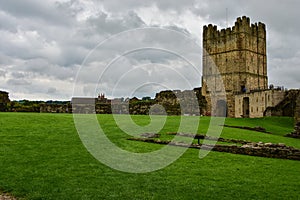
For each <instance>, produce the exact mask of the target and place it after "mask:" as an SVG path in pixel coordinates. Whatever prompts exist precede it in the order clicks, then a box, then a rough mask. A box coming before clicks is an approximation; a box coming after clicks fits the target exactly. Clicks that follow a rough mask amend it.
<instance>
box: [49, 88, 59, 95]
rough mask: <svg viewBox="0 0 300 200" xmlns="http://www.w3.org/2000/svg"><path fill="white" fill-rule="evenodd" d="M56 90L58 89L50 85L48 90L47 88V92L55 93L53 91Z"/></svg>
mask: <svg viewBox="0 0 300 200" xmlns="http://www.w3.org/2000/svg"><path fill="white" fill-rule="evenodd" d="M56 91H57V90H56V88H54V87H50V88H48V90H47V94H53V93H55V92H56Z"/></svg>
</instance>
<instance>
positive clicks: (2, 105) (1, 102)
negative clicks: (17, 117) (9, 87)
mask: <svg viewBox="0 0 300 200" xmlns="http://www.w3.org/2000/svg"><path fill="white" fill-rule="evenodd" d="M9 102H10V100H9V97H8V92H5V91H0V111H1V112H4V111H7V104H8V103H9Z"/></svg>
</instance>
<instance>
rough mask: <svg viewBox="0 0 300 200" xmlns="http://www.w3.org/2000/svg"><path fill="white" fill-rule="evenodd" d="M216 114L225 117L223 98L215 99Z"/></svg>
mask: <svg viewBox="0 0 300 200" xmlns="http://www.w3.org/2000/svg"><path fill="white" fill-rule="evenodd" d="M216 116H217V117H227V103H226V101H225V100H218V101H217V108H216Z"/></svg>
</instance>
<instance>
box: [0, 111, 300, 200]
mask: <svg viewBox="0 0 300 200" xmlns="http://www.w3.org/2000/svg"><path fill="white" fill-rule="evenodd" d="M179 118H180V117H175V116H174V117H173V116H172V117H168V119H167V122H166V124H165V126H164V128H163V129H162V130H161V131H160V133H161V134H162V138H167V137H170V136H166V135H164V133H167V132H172V131H176V130H177V128H178V126H179ZM98 119H99V120H100V121H101V122H102V123H101V124H102V128H103V130H104V131H105V132H106V133H107V134H108V137H109V138H110V139H111V141H113V142H114V143H115V144H117V145H118V146H119V147H121V148H123V149H126V150H129V151H133V152H149V151H153V150H156V149H160V148H161V147H162V146H161V145H157V144H150V143H142V142H136V141H129V140H126V139H127V138H129V137H131V136H129V135H127V134H125V133H123V132H122V131H121V130H120V129H119V128H118V127H117V126H116V124H115V123H114V121H113V118H112V116H111V115H98ZM133 120H134V121H135V122H136V123H138V124H139V125H144V126H145V125H147V124H148V123H149V122H150V119H149V117H148V116H133ZM208 123H209V118H208V117H203V118H201V120H200V127H199V130H198V133H204V132H205V130H207V126H208ZM225 123H226V124H228V125H237V126H251V127H254V126H262V127H264V128H266V129H267V131H270V132H272V133H273V134H271V135H270V134H264V133H259V132H254V131H249V130H241V129H233V128H227V127H224V129H223V132H222V134H221V137H223V138H233V139H244V140H250V141H257V142H258V141H263V142H274V143H279V142H280V143H285V144H286V145H289V146H294V147H296V148H300V140H297V139H293V138H286V137H283V135H284V134H286V133H289V132H291V131H292V129H293V120H292V119H291V118H285V117H278V118H277V117H270V118H262V119H226V122H225ZM174 148H177V147H174ZM198 155H199V150H196V149H188V150H187V151H186V153H185V154H184V155H183V156H182V157H181V158H179V159H178V160H176V161H175V162H174V163H172V164H171V165H169V166H168V167H166V168H164V169H162V170H159V171H155V172H151V173H145V174H131V173H124V172H120V171H116V170H113V169H111V168H109V167H107V166H105V165H104V164H102V163H100V162H99V161H97V160H96V159H94V158H93V157H92V155H90V154H89V153H88V151H87V150H86V149H85V148H84V146H83V145H82V143H81V141H80V139H79V136H78V134H77V132H76V129H75V126H74V122H73V117H72V115H69V114H33V113H0V191H4V192H9V193H11V194H13V195H14V196H17V197H21V198H25V199H299V198H300V191H299V188H300V162H299V161H292V160H282V159H271V158H262V157H254V156H245V155H235V154H229V153H220V152H210V153H209V154H208V156H206V157H205V158H203V159H199V157H198Z"/></svg>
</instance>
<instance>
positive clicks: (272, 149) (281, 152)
mask: <svg viewBox="0 0 300 200" xmlns="http://www.w3.org/2000/svg"><path fill="white" fill-rule="evenodd" d="M129 140H135V141H141V142H149V143H156V144H164V145H166V144H169V145H173V146H181V147H188V148H196V149H200V148H201V149H207V150H212V151H219V152H227V153H233V154H242V155H249V156H260V157H267V158H281V159H289V160H300V150H299V149H296V148H293V147H289V146H286V145H285V144H273V143H262V142H259V143H247V144H244V145H243V146H237V145H219V144H217V145H208V144H203V145H199V144H191V145H188V144H185V143H183V142H171V141H166V140H164V141H163V140H159V139H152V138H130V139H129Z"/></svg>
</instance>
